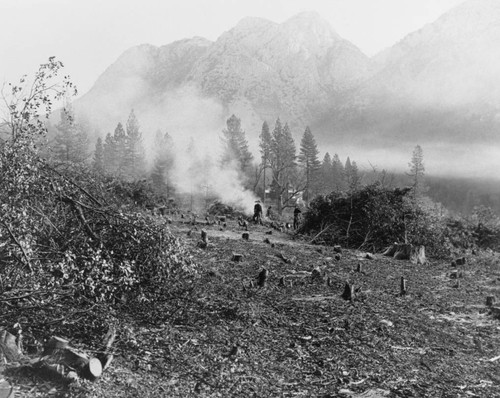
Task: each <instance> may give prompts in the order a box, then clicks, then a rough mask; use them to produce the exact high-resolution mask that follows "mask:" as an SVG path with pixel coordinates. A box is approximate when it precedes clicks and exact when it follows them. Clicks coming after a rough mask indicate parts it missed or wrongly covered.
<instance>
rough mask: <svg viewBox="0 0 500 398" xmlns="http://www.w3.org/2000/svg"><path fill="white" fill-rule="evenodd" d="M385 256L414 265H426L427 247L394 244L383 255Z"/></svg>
mask: <svg viewBox="0 0 500 398" xmlns="http://www.w3.org/2000/svg"><path fill="white" fill-rule="evenodd" d="M382 255H383V256H388V257H394V259H396V260H410V261H411V262H412V263H413V264H416V265H423V264H425V263H426V261H427V260H426V257H425V246H413V245H412V244H410V243H394V244H392V245H391V246H389V247H388V248H387V249H386V250H385V251H384V252H383V253H382Z"/></svg>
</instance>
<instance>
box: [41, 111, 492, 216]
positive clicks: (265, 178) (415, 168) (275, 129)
mask: <svg viewBox="0 0 500 398" xmlns="http://www.w3.org/2000/svg"><path fill="white" fill-rule="evenodd" d="M243 124H244V121H242V120H241V119H240V118H239V117H238V115H236V114H232V115H231V116H230V117H229V118H228V119H227V120H226V124H225V126H224V128H222V129H221V130H220V144H219V156H218V158H217V159H215V158H212V156H213V154H212V153H208V152H207V151H205V150H203V151H201V152H202V153H203V155H197V156H203V159H194V158H193V157H192V156H190V155H192V154H193V153H195V152H190V151H189V150H188V151H187V152H184V151H183V150H182V149H181V148H179V147H178V146H176V144H175V142H174V139H173V137H172V135H170V134H169V133H167V132H166V131H165V130H160V129H158V130H157V131H156V132H155V133H154V134H151V133H150V132H148V131H143V130H142V129H141V125H140V115H137V114H136V113H135V111H134V110H130V113H129V117H128V118H127V120H126V121H125V123H123V122H121V121H118V122H117V124H116V127H115V128H114V130H113V131H112V132H108V133H107V134H105V135H104V136H98V137H97V138H94V142H91V139H90V138H89V137H95V132H94V134H91V121H87V120H79V119H78V118H77V117H76V116H75V115H74V112H73V109H72V106H71V103H70V102H68V103H67V105H66V107H65V108H64V109H63V110H61V111H60V120H59V122H58V123H57V124H55V125H54V126H52V127H51V130H52V131H53V134H52V138H51V139H50V140H49V145H48V149H46V150H45V152H46V153H47V155H46V156H47V157H48V158H50V159H51V161H53V162H54V163H56V164H61V165H63V164H64V165H66V166H67V165H77V164H81V165H89V166H91V168H92V170H93V171H94V172H95V173H97V174H100V175H106V176H112V177H113V178H118V179H121V180H123V181H125V182H129V183H130V182H134V181H145V182H147V184H149V185H150V187H151V189H152V190H153V191H154V192H155V193H156V194H157V195H159V197H163V198H164V199H165V200H166V199H167V198H173V197H175V196H176V195H177V196H178V195H179V194H180V192H181V191H183V192H184V193H186V192H189V196H193V197H194V198H196V197H201V199H200V200H199V202H200V203H204V204H206V203H207V201H210V200H215V199H216V198H217V196H218V194H219V192H218V191H217V190H219V191H220V188H216V186H217V185H218V184H214V183H213V181H212V180H213V179H214V178H215V179H216V178H217V177H215V176H214V173H215V174H217V173H218V172H217V171H215V172H214V171H211V172H210V173H209V174H211V176H210V177H209V176H208V175H204V174H207V173H208V171H207V170H212V169H214V167H215V168H218V169H220V170H223V169H227V170H233V171H235V172H236V174H235V175H234V176H232V177H231V178H234V179H235V183H236V184H239V185H240V186H241V187H242V189H245V190H248V191H250V192H253V194H254V198H260V199H261V200H263V201H264V202H265V203H266V204H267V205H271V206H273V208H274V209H275V210H276V212H277V213H278V214H281V213H282V212H283V211H284V210H286V209H288V208H290V207H294V206H296V205H299V206H307V205H308V204H309V203H310V202H311V201H312V200H313V199H314V198H315V197H316V196H318V195H327V194H329V193H331V192H333V191H335V192H345V193H354V192H357V191H358V190H360V189H362V188H363V187H365V186H367V185H370V184H371V183H374V182H377V183H379V184H381V185H382V186H384V187H386V188H396V187H405V186H408V187H411V188H412V195H413V197H414V199H416V198H428V197H432V198H433V199H434V201H436V202H437V203H442V204H443V205H444V206H445V207H447V208H448V209H449V210H451V211H453V212H457V213H463V214H466V215H471V216H472V215H473V214H475V213H474V212H475V209H476V208H478V206H482V205H484V206H486V207H491V208H492V209H493V210H494V211H496V212H499V211H500V200H499V199H498V195H492V194H491V189H490V187H489V186H487V185H486V184H483V185H481V184H479V186H480V188H476V187H475V186H474V184H472V183H471V182H466V181H464V182H459V181H460V180H459V179H455V180H453V179H447V178H435V177H429V176H427V175H426V173H425V161H424V150H423V148H422V147H421V146H420V145H416V146H415V148H414V150H413V152H412V153H411V154H409V163H408V171H407V172H406V173H404V174H403V173H400V174H398V173H393V172H388V171H387V170H376V168H375V167H374V168H373V170H367V169H360V168H359V166H358V161H357V160H354V159H352V157H350V156H347V157H346V158H345V159H341V158H340V157H339V155H338V154H337V153H329V152H326V153H322V151H321V147H320V146H319V145H318V143H317V141H316V138H315V135H314V132H313V131H312V130H311V129H310V128H309V126H306V127H305V129H304V131H303V133H302V136H301V139H300V141H299V145H297V143H296V142H295V140H294V136H296V134H294V132H292V131H291V129H290V126H289V124H288V123H287V121H283V120H281V119H280V118H278V119H276V120H275V121H274V124H273V125H271V126H270V125H269V123H268V121H265V122H264V123H263V124H262V128H261V131H260V132H258V137H259V141H258V153H257V154H254V153H252V151H251V150H250V146H249V142H248V138H247V132H245V130H244V129H243V127H242V126H243ZM174 133H175V132H174ZM251 133H252V135H257V132H255V131H253V132H251ZM144 135H146V136H152V137H154V138H153V139H151V140H150V144H149V145H150V146H149V147H146V145H145V143H144V139H143V136H144ZM193 145H195V142H193ZM184 153H185V155H184ZM146 154H147V155H146ZM256 155H257V156H256ZM181 159H183V160H181ZM186 159H189V160H188V161H186ZM182 170H184V171H183V172H182ZM190 179H194V180H196V182H195V183H189V182H188V181H187V180H190ZM200 179H201V180H202V181H199V180H200ZM203 179H204V181H203ZM182 180H186V181H182ZM209 180H211V181H209ZM438 181H439V184H438V183H437V182H438ZM180 182H181V183H182V185H184V188H183V189H182V190H180V191H179V190H178V189H176V187H177V186H178V185H179V183H180ZM476 185H477V184H476ZM186 186H189V188H186ZM242 200H246V201H247V202H251V201H253V199H252V198H251V197H250V196H249V197H248V198H247V199H242ZM189 202H192V201H191V199H190V200H189ZM194 202H196V200H195V201H194ZM194 202H193V203H194ZM203 207H206V205H204V206H203Z"/></svg>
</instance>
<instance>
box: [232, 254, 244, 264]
mask: <svg viewBox="0 0 500 398" xmlns="http://www.w3.org/2000/svg"><path fill="white" fill-rule="evenodd" d="M231 260H233V261H236V262H237V263H239V262H242V261H243V254H239V253H233V257H231Z"/></svg>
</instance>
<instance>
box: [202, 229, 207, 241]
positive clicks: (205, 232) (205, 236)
mask: <svg viewBox="0 0 500 398" xmlns="http://www.w3.org/2000/svg"><path fill="white" fill-rule="evenodd" d="M201 240H202V241H203V242H205V243H208V234H207V231H205V230H204V229H202V230H201Z"/></svg>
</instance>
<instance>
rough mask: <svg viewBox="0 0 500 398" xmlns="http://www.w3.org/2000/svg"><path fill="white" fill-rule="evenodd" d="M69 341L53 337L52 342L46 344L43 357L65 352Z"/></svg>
mask: <svg viewBox="0 0 500 398" xmlns="http://www.w3.org/2000/svg"><path fill="white" fill-rule="evenodd" d="M68 346H69V341H68V340H65V339H63V338H61V337H57V336H52V337H51V338H50V340H49V341H48V342H47V344H45V347H44V350H43V353H42V356H46V355H52V354H53V353H54V352H56V351H57V350H64V349H66V348H68Z"/></svg>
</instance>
